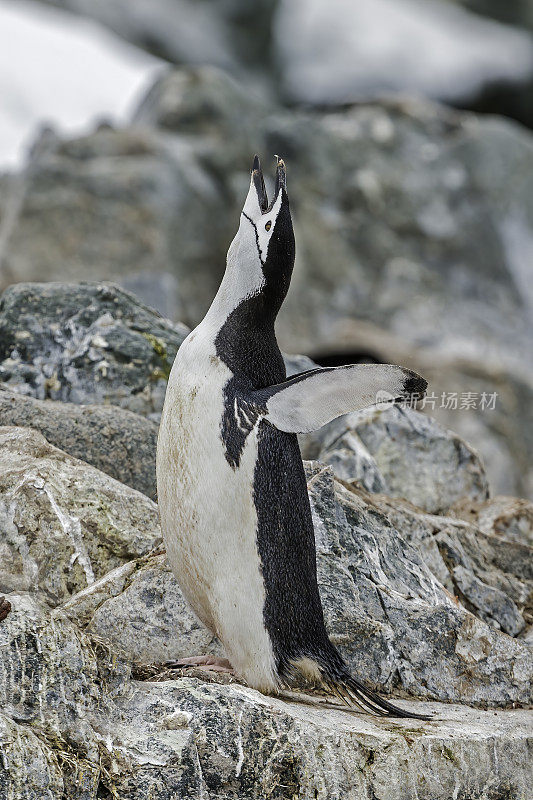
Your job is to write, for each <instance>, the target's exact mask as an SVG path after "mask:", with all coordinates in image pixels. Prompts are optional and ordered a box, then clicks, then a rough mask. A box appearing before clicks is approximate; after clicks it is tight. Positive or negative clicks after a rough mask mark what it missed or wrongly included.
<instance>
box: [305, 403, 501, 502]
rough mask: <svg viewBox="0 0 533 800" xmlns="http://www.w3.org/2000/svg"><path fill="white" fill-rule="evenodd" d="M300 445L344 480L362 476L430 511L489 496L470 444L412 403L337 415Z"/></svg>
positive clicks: (370, 483) (366, 482)
mask: <svg viewBox="0 0 533 800" xmlns="http://www.w3.org/2000/svg"><path fill="white" fill-rule="evenodd" d="M303 450H304V454H306V455H307V457H312V458H317V459H319V460H320V461H325V462H326V463H328V464H330V465H331V466H332V467H333V470H334V472H335V474H336V475H337V476H338V477H339V478H342V479H343V480H347V481H349V480H352V479H357V480H360V481H361V483H362V485H363V486H364V488H366V489H368V490H369V491H377V492H384V493H385V494H388V495H390V496H391V497H403V498H405V499H406V500H409V501H410V502H411V503H413V504H414V505H416V506H418V507H419V508H421V509H423V510H424V511H427V512H429V513H432V514H438V513H441V512H443V511H445V510H446V509H448V508H449V507H450V506H452V505H454V503H457V502H460V501H463V500H464V501H467V502H474V503H475V502H476V501H481V502H482V501H484V500H486V498H487V497H488V495H489V486H488V482H487V478H486V475H485V471H484V468H483V465H482V463H481V461H480V459H479V456H478V455H477V453H476V452H475V451H474V450H473V448H471V447H470V445H468V444H467V443H466V442H465V441H463V440H462V439H461V438H460V437H459V436H457V435H456V434H455V433H452V431H447V430H445V429H444V428H441V426H440V425H438V423H436V422H435V421H434V420H432V419H430V418H429V417H427V416H425V415H424V414H420V413H418V412H417V411H415V410H413V409H410V408H398V407H389V408H385V409H382V408H376V407H374V408H369V409H365V410H364V411H361V412H355V413H353V414H348V415H346V416H344V417H339V418H338V419H336V420H334V421H333V422H330V423H329V425H326V426H325V427H324V428H322V429H321V430H320V431H317V432H316V433H313V434H310V435H309V436H308V437H306V439H304V442H303ZM365 469H366V471H367V472H366V473H365Z"/></svg>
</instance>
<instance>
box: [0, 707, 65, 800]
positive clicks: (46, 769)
mask: <svg viewBox="0 0 533 800" xmlns="http://www.w3.org/2000/svg"><path fill="white" fill-rule="evenodd" d="M0 760H1V762H2V766H1V767H0V793H1V796H2V797H6V798H8V797H13V798H15V797H27V798H28V800H37V799H38V800H41V798H44V797H48V798H49V799H50V800H63V798H64V797H65V794H64V789H65V785H64V780H63V773H62V771H61V769H60V768H59V764H58V762H57V758H56V756H55V754H54V751H53V750H52V748H51V747H49V746H47V745H46V744H45V742H43V741H42V740H41V739H40V738H39V737H38V736H36V735H35V734H34V733H33V731H32V730H31V729H30V728H28V727H27V726H26V725H17V723H16V722H13V720H12V719H10V718H9V717H7V716H5V715H4V714H0ZM45 793H46V794H45ZM69 800H70V799H69Z"/></svg>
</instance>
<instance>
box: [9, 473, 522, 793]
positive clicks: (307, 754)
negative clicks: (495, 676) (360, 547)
mask: <svg viewBox="0 0 533 800" xmlns="http://www.w3.org/2000/svg"><path fill="white" fill-rule="evenodd" d="M328 474H329V477H330V479H331V473H326V475H324V473H323V472H320V471H318V472H317V471H316V469H315V471H312V474H311V481H312V482H313V481H314V485H315V487H316V486H317V484H320V483H323V480H324V478H325V477H327V476H328ZM330 482H331V481H330ZM323 488H324V486H323ZM343 491H344V490H343ZM315 501H316V502H315V508H316V506H317V504H318V503H319V502H321V503H322V509H323V513H322V522H323V526H322V531H321V536H322V539H321V542H322V545H321V552H322V555H323V557H324V555H325V553H326V550H325V548H326V545H328V544H329V545H330V546H331V548H332V549H331V550H330V552H329V554H328V556H327V558H328V560H329V561H331V559H332V557H333V548H338V547H339V546H344V534H345V531H344V528H343V526H342V525H341V527H340V528H339V531H338V533H339V536H338V537H337V539H336V540H335V541H332V540H330V541H329V542H326V540H325V538H324V535H325V534H326V533H327V530H329V532H331V531H332V528H331V517H328V515H327V513H326V509H328V513H331V512H332V511H334V509H333V507H334V505H335V502H334V501H333V503H332V501H331V498H330V497H327V496H326V494H325V493H324V491H321V492H320V496H318V493H316V495H315ZM359 505H360V509H359V510H360V511H361V512H362V513H364V512H363V507H362V504H361V503H360V504H359ZM346 508H347V507H346V505H345V504H344V505H343V509H344V510H345V511H346ZM337 516H339V515H338V513H337ZM378 518H379V514H376V512H375V511H374V512H372V513H371V514H369V516H368V518H367V521H369V520H370V519H372V520H373V523H374V526H375V527H374V534H377V533H378V527H379V525H380V524H381V523H380V522H379V521H376V520H378ZM367 528H369V526H368V524H367ZM326 529H327V530H326ZM379 533H380V534H381V535H382V534H384V533H385V539H386V540H387V535H386V531H384V530H383V529H382V530H381V531H379ZM367 544H368V541H367V542H366V543H365V552H366V553H367V555H370V562H367V564H366V565H365V566H364V572H366V574H367V575H370V579H372V578H375V575H376V574H377V572H379V570H380V569H381V567H377V565H376V564H375V562H374V567H373V570H374V574H372V573H371V572H370V571H369V570H368V563H371V562H372V561H373V557H372V554H371V551H370V550H369V549H368V547H367V546H366V545H367ZM403 547H404V551H405V547H406V545H403ZM400 550H401V546H400ZM384 554H385V560H384V562H383V563H384V568H386V570H387V571H389V570H391V571H392V569H393V566H394V560H393V558H391V556H392V553H391V552H390V551H389V550H388V542H387V541H386V542H385V549H384ZM410 554H411V556H412V558H413V561H412V563H411V564H410V566H408V565H406V564H403V565H402V566H401V567H400V568H398V566H396V573H395V574H393V575H392V583H393V585H394V587H395V590H396V589H397V587H398V579H399V578H400V572H401V571H402V570H403V574H402V575H401V580H403V581H407V582H408V583H410V584H411V585H412V586H413V587H416V589H417V591H418V593H419V594H420V593H421V591H422V590H423V587H424V586H426V587H428V586H429V583H430V581H429V582H428V579H427V577H425V576H424V568H423V566H422V565H421V563H420V562H419V561H418V559H417V554H416V551H414V550H413V549H411V551H410ZM157 558H158V557H155V556H152V557H149V558H147V559H146V560H145V562H144V566H140V567H139V569H138V567H137V566H136V569H138V572H142V571H143V570H145V568H148V569H150V566H149V565H150V562H152V566H154V567H157V568H158V569H160V570H161V569H162V565H161V558H160V557H159V561H157V562H156V561H155V559H157ZM128 569H129V565H126V566H125V567H122V568H120V569H119V570H116V571H115V579H114V580H115V590H116V589H117V587H119V585H120V582H121V581H122V580H123V579H124V577H125V579H126V580H125V583H126V584H127V582H128V580H129V577H131V575H130V574H126V573H127V572H128ZM352 569H353V566H352ZM376 570H377V572H376ZM332 571H333V570H331V569H330V572H332ZM119 573H120V574H119ZM346 573H347V570H346ZM145 574H146V575H147V574H148V573H145ZM362 574H363V570H362V571H361V573H360V575H359V578H358V580H359V581H360V580H361V577H362ZM338 576H339V574H338ZM134 580H135V578H134ZM150 580H151V578H150ZM370 582H371V580H370ZM161 586H162V584H159V587H161ZM90 591H91V590H87V591H86V592H84V593H82V594H84V595H85V596H86V597H87V595H88V594H90ZM92 591H95V589H94V587H93V590H92ZM438 593H439V592H438V588H437V589H436V596H437V595H438ZM116 596H117V597H118V595H116ZM389 596H390V595H389ZM384 597H385V595H382V599H383V598H384ZM9 600H10V602H11V604H12V607H13V611H12V612H11V614H9V615H8V617H7V618H6V619H5V620H4V621H3V622H2V623H0V702H1V704H2V715H0V752H1V754H2V758H1V765H0V787H2V790H3V791H4V794H6V796H7V797H18V794H17V792H18V793H22V792H23V793H24V796H25V797H27V798H28V800H44V798H45V797H46V798H47V799H48V800H56V798H57V800H59V798H63V797H68V798H69V800H96V798H97V797H102V796H105V795H111V796H116V797H126V796H127V797H128V798H131V800H144V798H146V797H149V796H154V797H155V796H157V797H158V798H161V800H181V798H183V800H186V799H187V800H189V798H198V800H200V798H202V797H206V796H209V797H213V798H220V800H227V799H228V798H234V799H235V800H238V799H239V800H240V798H242V797H250V798H256V799H257V800H262V798H264V797H266V796H270V797H272V798H280V800H281V799H282V798H283V800H284V799H285V798H287V800H288V798H289V797H290V798H292V797H294V796H295V795H297V796H298V797H300V798H302V800H316V798H322V799H323V800H326V798H328V800H329V798H332V800H341V799H342V800H344V798H348V800H356V798H359V797H362V796H368V797H370V796H375V797H378V796H379V797H380V798H382V800H396V799H397V798H398V797H402V798H403V797H405V798H407V800H449V798H450V797H451V795H452V794H453V793H454V792H455V793H456V794H457V796H458V797H460V796H464V797H468V798H469V800H470V799H471V800H492V799H493V798H494V797H495V796H496V795H495V794H494V792H496V793H499V794H497V796H500V795H501V796H502V797H503V796H504V794H505V796H506V797H509V798H513V800H515V799H516V800H526V798H527V791H528V787H529V785H530V781H531V760H530V753H529V747H528V745H529V739H530V734H529V732H530V730H531V722H532V717H533V713H532V712H531V711H525V710H518V711H517V710H512V711H494V710H491V711H479V710H474V709H469V708H467V707H466V706H453V705H452V706H450V705H438V704H435V703H424V704H421V703H413V702H409V703H407V704H406V705H407V707H409V708H410V709H412V710H413V711H419V712H420V711H423V712H425V713H428V712H430V713H433V714H434V719H433V720H432V721H431V722H429V723H422V722H417V721H414V720H409V721H404V720H389V721H388V720H383V719H376V718H372V717H370V716H368V715H361V714H357V713H353V712H349V711H347V710H346V709H340V708H338V707H335V706H332V705H330V704H327V703H326V702H325V701H324V698H321V697H320V696H317V695H316V694H315V695H314V696H313V697H309V696H307V697H306V696H304V695H302V694H301V693H296V694H293V695H292V697H291V698H290V699H288V698H284V697H281V698H269V697H265V696H264V695H261V694H260V693H258V692H256V691H254V690H252V689H249V688H247V687H244V686H240V685H238V684H235V683H234V684H230V685H219V684H218V683H205V682H203V681H200V680H198V679H194V678H180V679H178V680H166V681H162V682H150V681H139V680H132V679H131V676H130V671H129V668H128V666H127V664H126V663H125V662H124V660H123V656H121V654H120V652H119V651H117V649H116V648H115V647H111V648H110V647H109V646H107V645H106V644H105V643H104V642H103V641H102V640H101V639H98V637H94V636H93V637H91V636H90V635H88V633H87V632H83V631H81V630H80V629H79V628H78V627H77V625H75V624H74V623H73V621H71V620H69V619H67V617H66V616H65V613H64V611H63V610H61V609H56V610H55V611H53V612H52V613H50V610H49V609H47V608H46V607H45V606H41V605H40V604H39V603H38V602H37V601H36V600H35V598H34V597H30V596H29V595H16V594H11V595H10V596H9ZM411 602H412V601H411ZM67 605H70V606H72V603H69V604H67ZM104 605H105V604H104ZM103 607H104V606H101V608H103ZM383 607H384V608H387V604H384V606H383ZM136 610H137V609H136V607H135V603H134V605H133V606H132V608H131V617H130V620H131V619H132V618H133V616H134V615H135V612H136ZM85 611H87V608H86V610H85ZM419 614H420V609H419ZM82 618H83V615H81V616H80V617H79V618H78V621H79V622H80V623H81V622H82ZM85 618H86V617H85ZM467 618H469V619H472V620H473V619H474V618H473V617H470V615H468V614H466V612H463V620H464V619H467ZM431 622H433V623H434V622H435V620H432V621H430V620H428V619H425V620H422V628H421V631H423V633H424V636H425V637H426V638H428V630H429V631H431V634H433V628H432V627H431ZM479 625H480V629H479V631H476V630H475V625H474V628H472V627H471V628H470V630H468V631H465V632H464V637H463V638H458V640H457V641H455V650H456V652H457V653H459V655H460V657H461V658H464V659H466V661H465V664H466V665H467V669H464V668H463V670H462V671H461V681H462V683H463V684H466V683H470V681H471V680H472V681H473V683H474V684H475V683H476V676H475V671H476V669H479V665H480V662H482V661H483V659H488V658H490V657H494V642H495V637H494V636H493V634H492V633H490V629H488V628H487V627H486V626H483V624H482V623H479ZM476 633H481V634H482V635H481V638H479V637H478V636H477V635H476ZM470 634H474V635H473V636H470ZM446 636H447V639H448V645H447V651H446V653H447V656H448V658H449V659H451V658H453V653H452V648H453V638H452V636H451V635H450V631H449V630H447V631H446ZM499 636H500V637H503V638H505V639H507V640H509V641H510V642H513V640H511V639H510V638H509V637H504V635H503V634H499ZM515 644H519V643H515ZM521 646H522V648H524V650H527V646H526V645H523V644H522V645H521ZM366 649H367V650H368V643H367V645H366ZM411 649H412V648H411ZM427 655H428V654H427V653H426V656H427ZM440 666H441V667H442V664H441V665H440ZM464 666H465V665H463V667H464ZM524 666H525V665H524V662H522V663H521V664H520V663H519V661H518V660H517V659H515V660H514V661H513V660H508V661H507V662H506V668H507V669H508V670H510V669H513V670H514V680H515V681H519V680H524V681H526V680H528V675H527V674H526V673H525V672H524ZM429 667H430V665H429V664H428V665H427V667H426V668H429ZM444 669H446V665H444ZM520 670H522V671H520ZM473 673H474V674H473ZM465 675H466V676H467V677H468V681H465ZM500 680H501V675H500ZM487 683H488V685H490V687H491V689H492V690H494V688H495V684H494V682H493V681H492V680H488V682H487ZM294 700H297V701H298V702H294ZM402 702H403V703H404V704H405V701H402ZM487 787H489V788H490V793H489V794H488V793H487ZM10 792H11V794H10Z"/></svg>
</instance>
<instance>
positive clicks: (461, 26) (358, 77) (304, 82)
mask: <svg viewBox="0 0 533 800" xmlns="http://www.w3.org/2000/svg"><path fill="white" fill-rule="evenodd" d="M274 40H275V45H276V48H277V54H278V58H279V61H280V74H281V76H282V81H283V85H284V88H285V91H286V92H287V93H288V95H289V97H290V98H291V99H292V100H296V101H299V102H308V103H316V104H319V105H324V104H330V105H338V104H339V103H343V102H344V103H346V102H353V101H354V100H367V99H368V98H369V97H375V96H376V95H378V96H379V95H380V94H384V93H387V92H388V93H391V92H398V91H400V92H402V91H403V92H411V93H413V94H419V95H424V96H426V97H432V98H434V99H438V100H443V101H446V102H459V103H463V104H464V103H467V102H468V101H471V100H472V99H473V98H475V97H476V96H479V95H482V94H483V92H484V91H486V90H487V89H488V88H490V87H491V86H492V85H494V84H505V85H508V86H509V85H510V86H512V85H513V84H515V85H516V84H518V85H520V84H523V83H524V82H525V81H527V80H528V79H531V78H532V76H533V42H532V40H531V37H530V36H529V35H528V34H527V33H526V32H525V31H521V30H519V29H516V28H515V29H513V28H510V27H507V26H504V25H501V24H499V23H496V22H493V21H492V20H487V19H482V18H481V17H478V16H475V15H472V14H469V13H468V12H466V11H465V10H463V9H461V8H459V7H454V5H452V4H450V3H444V2H438V0H436V1H435V2H432V3H430V4H428V3H424V2H416V0H414V1H413V0H394V1H393V2H390V0H359V2H357V3H349V2H346V0H334V2H333V3H331V4H329V5H328V6H326V5H324V4H323V3H321V2H320V0H314V2H309V0H307V1H304V0H281V2H280V4H279V8H278V11H277V14H276V19H275V27H274ZM421 58H422V59H423V61H424V69H423V70H421V69H420V59H421Z"/></svg>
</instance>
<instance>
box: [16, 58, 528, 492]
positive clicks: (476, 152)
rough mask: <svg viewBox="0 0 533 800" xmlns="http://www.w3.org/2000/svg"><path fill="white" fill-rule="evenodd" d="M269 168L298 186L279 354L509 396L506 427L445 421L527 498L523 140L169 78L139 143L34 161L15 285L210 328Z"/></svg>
mask: <svg viewBox="0 0 533 800" xmlns="http://www.w3.org/2000/svg"><path fill="white" fill-rule="evenodd" d="M256 150H258V151H259V152H261V153H263V154H264V156H265V157H268V154H269V153H270V154H271V153H275V152H278V153H282V154H283V155H284V156H285V157H286V159H287V163H288V169H289V190H290V195H291V202H292V207H293V216H294V220H295V227H296V235H297V241H298V249H297V264H296V268H295V272H294V278H293V284H292V288H291V291H290V293H289V296H288V298H287V301H286V303H285V304H284V307H283V310H282V314H281V316H280V319H279V326H278V331H279V336H280V342H281V344H282V346H283V347H284V348H285V349H289V350H292V351H294V350H297V351H300V352H304V353H308V354H310V355H311V356H313V357H314V358H315V359H316V360H317V361H318V362H320V363H327V362H328V359H329V360H331V359H333V358H334V359H336V361H335V363H342V362H349V361H353V360H358V359H360V358H361V357H371V358H374V359H377V360H381V361H385V362H400V363H405V364H406V366H408V367H412V368H414V369H417V371H419V372H421V373H422V374H425V372H424V368H426V369H427V370H428V376H427V377H429V378H430V391H431V390H434V391H435V394H436V396H437V397H438V398H440V397H441V395H442V393H443V392H444V393H453V392H456V393H457V395H458V397H459V398H460V397H461V395H462V394H463V393H468V392H475V393H477V395H478V400H479V398H480V397H481V393H482V392H485V393H486V394H488V395H490V394H492V393H494V392H496V393H497V394H498V402H497V408H496V409H495V410H492V411H490V410H489V411H485V412H481V411H479V409H477V410H474V409H472V408H471V409H470V410H469V411H468V412H467V411H465V410H461V408H460V407H459V406H458V407H457V408H456V409H454V408H453V406H450V407H448V408H440V402H437V406H438V407H437V408H436V409H434V410H432V411H431V412H430V413H432V414H434V415H435V416H438V417H439V419H440V420H441V421H442V422H444V424H445V425H446V426H447V427H450V428H452V429H454V430H458V431H459V432H460V433H461V435H462V436H464V437H465V438H466V439H467V440H468V441H471V442H472V443H473V444H474V446H475V447H476V448H478V449H479V451H480V452H481V454H482V456H483V457H484V459H485V460H486V462H487V470H488V472H489V475H490V477H491V480H492V481H493V483H494V485H495V488H496V490H497V491H498V492H500V493H502V492H503V493H507V494H512V493H517V494H523V495H529V494H530V493H531V491H532V488H531V487H532V486H533V482H532V481H533V478H532V477H531V457H530V454H531V452H532V447H533V443H532V442H531V441H530V435H529V433H528V431H530V430H533V426H532V425H531V424H530V423H531V420H530V415H531V411H530V409H531V408H533V370H532V369H531V359H530V346H529V343H530V340H531V335H532V326H531V317H532V315H531V306H532V297H531V292H530V290H529V288H528V281H527V264H528V263H529V262H528V259H529V255H528V253H529V244H528V243H529V242H530V239H531V236H532V230H533V205H532V202H531V197H530V194H531V193H530V192H529V191H528V182H527V180H525V178H524V176H525V175H527V174H528V173H529V171H531V168H532V167H531V164H532V163H533V146H532V144H531V135H530V134H529V133H528V132H527V131H525V130H523V129H521V128H519V127H518V126H516V125H514V124H512V123H510V122H508V121H505V120H503V119H496V118H491V117H488V116H482V117H475V116H473V115H471V114H464V113H459V112H456V111H451V110H449V109H444V108H441V107H438V106H435V105H431V104H430V103H428V102H426V101H414V100H402V101H398V100H396V101H392V100H388V101H381V102H369V103H364V104H358V105H355V106H351V107H347V108H343V109H340V110H339V109H336V110H330V111H327V112H324V111H309V110H308V111H305V110H301V109H298V110H291V111H290V112H288V111H287V110H286V109H280V108H279V107H276V106H275V105H273V104H272V103H269V102H266V101H265V100H264V99H262V98H261V97H257V96H255V95H254V94H253V92H252V91H250V90H249V89H247V88H246V87H245V86H239V85H238V84H237V83H236V82H235V81H233V80H232V79H231V78H229V77H228V76H227V75H225V74H224V73H221V72H220V71H217V70H215V69H212V68H199V69H179V70H173V71H170V72H168V73H167V74H165V75H164V76H163V77H161V78H160V80H159V81H158V82H157V83H156V85H155V86H154V87H153V88H152V90H151V91H150V92H149V93H148V95H147V97H146V98H145V99H144V101H143V102H142V103H141V105H140V107H139V109H138V111H137V113H136V115H135V119H134V122H133V124H132V126H131V127H129V128H127V129H123V130H112V129H110V128H106V127H103V128H100V129H99V130H97V131H95V132H94V133H93V134H90V135H87V136H84V137H80V138H77V139H74V140H70V141H61V140H58V139H57V138H54V137H48V138H47V139H46V140H43V141H42V142H41V143H40V145H39V146H37V147H36V149H35V152H34V155H33V156H32V160H31V164H30V166H29V169H28V170H27V172H26V174H25V175H23V176H22V177H21V178H20V180H19V184H20V186H19V188H18V189H17V190H15V188H13V189H12V190H10V189H9V186H8V189H7V196H6V198H5V199H4V200H3V203H4V205H5V207H6V213H5V225H4V226H3V234H2V237H0V262H1V274H2V276H3V282H4V285H6V284H7V283H9V282H12V281H16V280H28V279H35V278H41V279H50V278H54V279H59V280H61V279H62V280H65V279H80V278H82V277H85V276H86V275H87V274H90V275H91V276H94V277H95V278H101V279H103V278H109V277H111V278H113V279H114V280H117V281H119V282H121V283H122V284H123V285H124V286H129V287H130V288H133V289H134V290H135V291H138V292H142V293H143V295H144V296H145V298H146V299H148V300H149V302H150V303H152V304H154V303H155V304H157V305H158V306H159V308H160V309H161V310H162V311H163V312H164V313H165V314H170V315H172V316H173V317H174V318H178V319H181V320H182V321H183V322H184V323H186V324H187V325H189V326H191V325H194V324H196V322H197V321H198V320H199V319H200V318H201V317H202V316H203V314H204V313H205V310H206V308H207V307H208V305H209V303H210V301H211V299H212V297H213V295H214V293H215V291H216V289H217V286H218V282H219V280H220V276H221V273H222V270H223V265H224V260H225V255H226V251H227V247H228V244H229V242H230V241H231V239H232V236H233V235H234V231H235V227H236V220H237V219H238V214H239V212H240V210H241V206H242V198H243V196H244V194H245V192H246V186H247V182H248V170H249V167H250V156H251V154H252V153H253V152H254V151H256ZM221 209H222V211H221ZM65 230H68V231H69V236H65V234H64V232H65ZM204 234H205V235H204ZM132 265H135V266H134V267H132ZM400 355H401V356H402V358H401V359H400V358H399V356H400ZM137 399H138V400H139V398H137ZM141 401H142V395H141ZM141 401H140V404H141V405H142V402H141ZM133 410H136V409H135V408H134V409H133ZM137 410H139V408H137ZM459 412H461V413H459ZM142 413H144V412H142Z"/></svg>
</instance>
